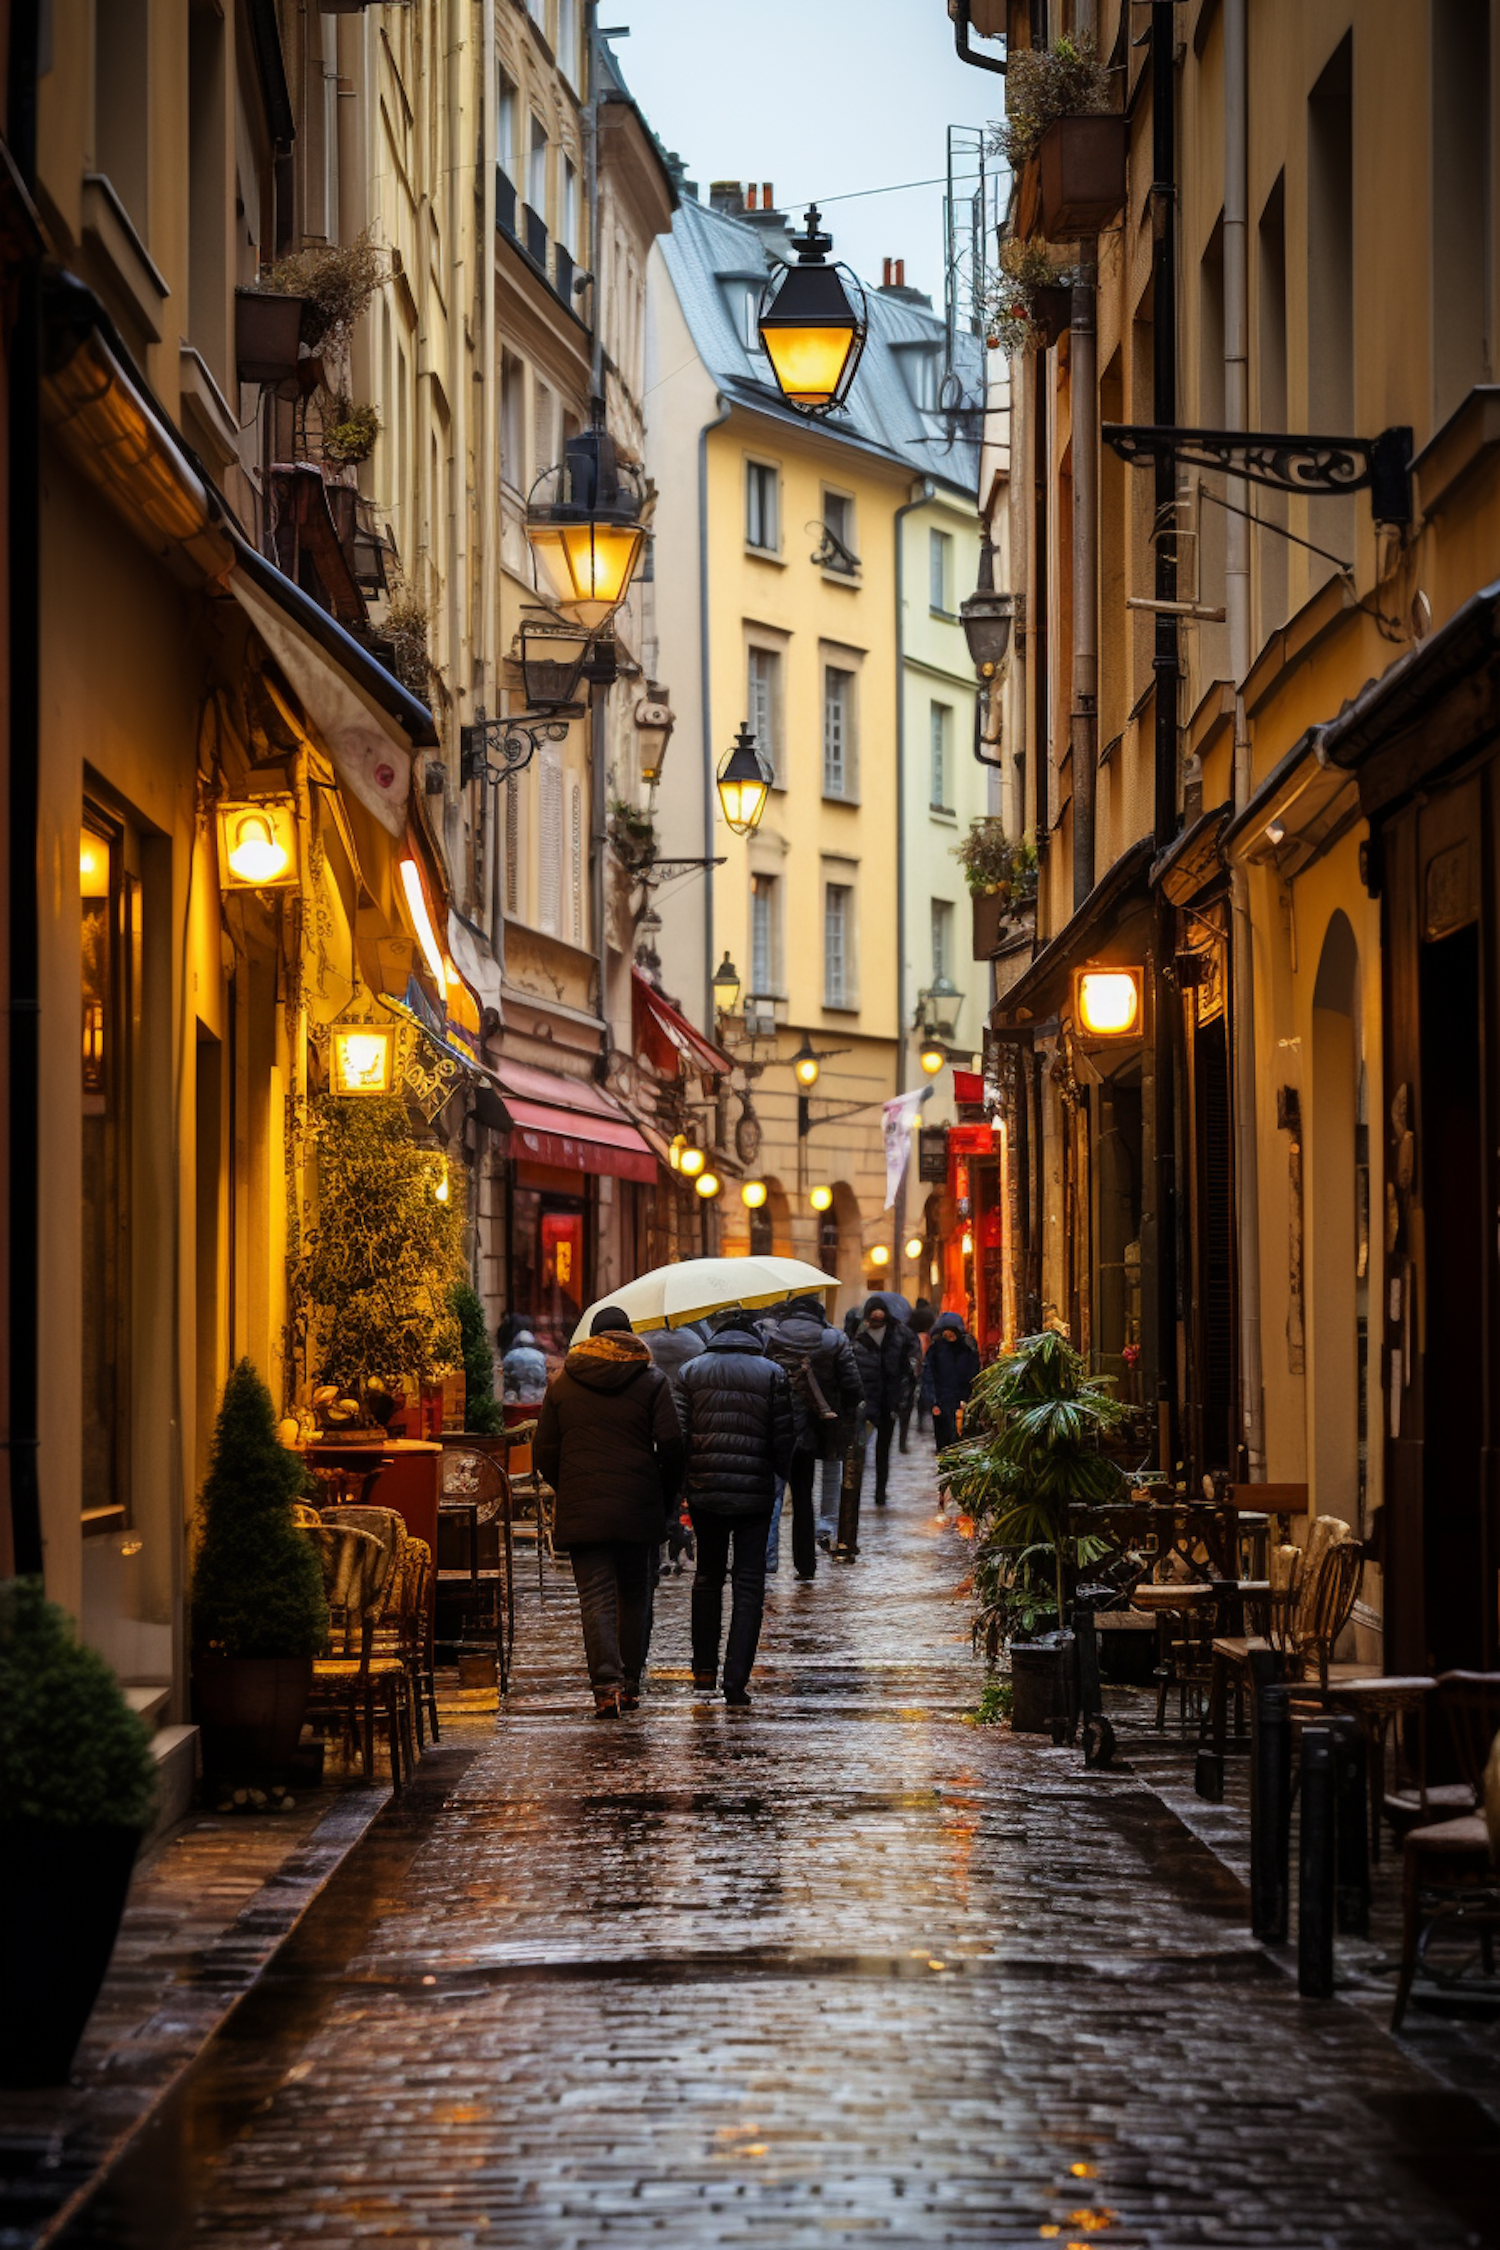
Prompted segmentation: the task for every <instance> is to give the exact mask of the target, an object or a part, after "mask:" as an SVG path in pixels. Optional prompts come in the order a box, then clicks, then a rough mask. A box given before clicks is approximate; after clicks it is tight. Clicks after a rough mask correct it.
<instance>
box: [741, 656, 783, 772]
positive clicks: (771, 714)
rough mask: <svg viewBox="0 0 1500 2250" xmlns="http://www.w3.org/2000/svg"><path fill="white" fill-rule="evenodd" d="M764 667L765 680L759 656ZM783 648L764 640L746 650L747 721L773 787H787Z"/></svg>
mask: <svg viewBox="0 0 1500 2250" xmlns="http://www.w3.org/2000/svg"><path fill="white" fill-rule="evenodd" d="M758 658H759V659H762V660H763V662H764V666H765V671H764V678H763V686H764V693H763V694H762V683H761V682H760V681H759V680H758V671H757V661H756V660H757V659H758ZM783 661H784V651H783V650H781V649H779V648H772V647H770V646H769V645H768V644H767V643H766V642H764V641H751V642H750V643H749V645H748V647H747V648H746V650H745V723H746V725H747V726H748V727H749V729H750V732H751V733H752V734H753V735H754V737H755V746H756V748H757V749H758V750H759V752H760V754H761V756H762V757H763V758H764V759H765V761H766V763H767V764H768V765H769V766H770V768H771V781H772V786H773V787H774V788H777V789H781V788H784V787H785V785H786V784H785V776H784V775H783V773H782V769H781V699H782V694H783V685H784V674H783V669H782V667H783Z"/></svg>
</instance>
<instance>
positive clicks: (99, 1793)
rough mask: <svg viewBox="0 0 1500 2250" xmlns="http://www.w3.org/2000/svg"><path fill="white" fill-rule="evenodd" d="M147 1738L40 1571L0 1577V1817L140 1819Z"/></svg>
mask: <svg viewBox="0 0 1500 2250" xmlns="http://www.w3.org/2000/svg"><path fill="white" fill-rule="evenodd" d="M155 1795H156V1761H155V1759H154V1758H153V1757H152V1755H151V1738H150V1736H149V1735H148V1734H147V1732H146V1729H145V1727H144V1726H143V1724H142V1723H141V1721H140V1720H139V1719H138V1718H137V1717H136V1714H135V1713H134V1711H132V1710H131V1708H130V1705H129V1704H128V1703H127V1702H126V1700H125V1698H124V1696H123V1695H122V1694H121V1692H120V1684H119V1682H118V1680H117V1679H116V1678H115V1676H114V1674H113V1672H112V1671H111V1670H110V1668H109V1666H108V1665H107V1664H106V1663H105V1661H104V1659H103V1657H102V1656H99V1655H97V1654H96V1653H95V1651H94V1650H93V1649H91V1648H86V1647H85V1646H84V1645H83V1643H82V1642H81V1641H80V1640H78V1639H77V1637H76V1636H75V1634H74V1631H73V1624H72V1620H71V1619H70V1617H69V1616H68V1614H67V1611H66V1610H64V1609H60V1608H59V1607H58V1604H57V1603H56V1602H49V1601H48V1599H47V1596H46V1593H45V1592H44V1590H43V1587H42V1582H41V1580H40V1579H39V1578H12V1579H11V1580H10V1581H9V1582H8V1583H6V1584H4V1585H0V1818H4V1819H6V1820H45V1821H55V1822H57V1823H58V1824H59V1825H60V1826H64V1827H78V1826H81V1825H82V1824H83V1823H85V1822H90V1823H92V1822H96V1821H98V1822H104V1823H107V1824H108V1825H110V1826H114V1827H119V1828H144V1827H145V1826H146V1824H147V1822H148V1821H149V1819H150V1817H151V1807H152V1802H153V1800H154V1798H155Z"/></svg>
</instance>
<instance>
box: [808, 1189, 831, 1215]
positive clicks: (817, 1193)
mask: <svg viewBox="0 0 1500 2250" xmlns="http://www.w3.org/2000/svg"><path fill="white" fill-rule="evenodd" d="M807 1200H808V1202H809V1203H810V1204H811V1205H812V1207H813V1209H814V1210H815V1211H829V1210H831V1209H832V1208H833V1190H832V1188H831V1187H815V1188H814V1189H813V1191H812V1193H811V1195H810V1196H809V1197H808V1199H807Z"/></svg>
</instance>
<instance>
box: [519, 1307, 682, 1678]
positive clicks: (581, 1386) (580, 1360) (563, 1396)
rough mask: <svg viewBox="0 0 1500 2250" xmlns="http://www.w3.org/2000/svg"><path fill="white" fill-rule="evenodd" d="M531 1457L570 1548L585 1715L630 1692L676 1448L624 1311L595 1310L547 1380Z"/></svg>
mask: <svg viewBox="0 0 1500 2250" xmlns="http://www.w3.org/2000/svg"><path fill="white" fill-rule="evenodd" d="M533 1450H534V1455H535V1459H536V1465H537V1467H538V1469H539V1470H540V1471H541V1473H542V1475H543V1476H544V1477H545V1478H546V1480H547V1482H548V1484H550V1485H551V1486H552V1489H553V1490H554V1492H555V1493H556V1494H557V1518H556V1523H555V1526H554V1530H553V1539H554V1543H555V1544H556V1545H557V1546H559V1547H566V1548H567V1549H568V1550H569V1552H570V1553H571V1555H572V1557H573V1576H574V1579H575V1580H576V1582H577V1586H578V1605H579V1608H580V1610H581V1611H582V1613H583V1645H584V1649H585V1651H586V1653H587V1656H588V1666H589V1680H590V1682H591V1684H592V1686H593V1690H594V1714H595V1717H596V1718H601V1719H612V1718H618V1717H619V1715H620V1713H621V1712H622V1711H633V1710H634V1709H635V1707H636V1705H637V1704H638V1703H639V1702H640V1699H641V1676H642V1674H643V1672H644V1671H645V1668H646V1651H647V1648H648V1647H649V1645H650V1640H651V1597H652V1593H653V1590H654V1582H655V1577H656V1551H657V1548H658V1547H659V1546H660V1544H661V1542H662V1540H663V1539H664V1538H665V1537H666V1534H667V1519H668V1513H669V1510H670V1509H671V1507H672V1504H673V1503H674V1501H675V1500H676V1497H677V1494H678V1491H679V1489H680V1488H681V1484H682V1471H683V1463H684V1458H685V1453H686V1448H685V1446H684V1444H683V1437H682V1424H681V1422H680V1421H679V1420H678V1416H677V1409H676V1407H675V1406H674V1404H673V1402H672V1387H671V1385H670V1383H669V1382H668V1381H667V1378H666V1376H665V1375H663V1374H662V1373H660V1371H659V1370H658V1369H657V1368H655V1367H653V1366H652V1364H651V1354H650V1353H649V1352H648V1351H647V1349H646V1346H645V1344H644V1343H643V1342H642V1340H641V1338H640V1337H639V1336H636V1335H633V1334H632V1333H631V1328H630V1322H629V1320H628V1319H627V1318H626V1316H625V1314H624V1313H623V1312H621V1311H619V1310H618V1308H617V1307H615V1306H613V1305H606V1306H605V1308H604V1310H603V1311H602V1312H598V1313H596V1314H595V1315H594V1321H593V1327H592V1329H591V1331H590V1334H589V1336H588V1338H587V1341H586V1342H584V1343H582V1344H575V1345H574V1346H573V1349H572V1350H571V1351H570V1352H569V1354H568V1356H567V1358H566V1359H565V1360H564V1361H563V1364H562V1367H561V1369H560V1371H559V1372H558V1373H557V1374H556V1375H554V1376H553V1378H552V1381H551V1383H550V1384H549V1385H548V1387H547V1396H546V1398H545V1400H544V1401H543V1404H542V1411H541V1415H540V1417H539V1419H538V1422H537V1431H536V1440H535V1445H534V1449H533Z"/></svg>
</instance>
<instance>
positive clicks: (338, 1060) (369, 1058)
mask: <svg viewBox="0 0 1500 2250" xmlns="http://www.w3.org/2000/svg"><path fill="white" fill-rule="evenodd" d="M328 1051H329V1055H330V1057H331V1067H330V1071H329V1079H330V1090H331V1091H332V1092H333V1093H335V1094H340V1095H348V1094H388V1093H389V1092H390V1090H391V1087H392V1085H393V1084H394V1082H395V1077H396V1027H395V1025H394V1024H383V1023H336V1024H335V1025H334V1026H333V1030H332V1032H331V1034H330V1037H329V1049H328Z"/></svg>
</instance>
